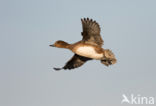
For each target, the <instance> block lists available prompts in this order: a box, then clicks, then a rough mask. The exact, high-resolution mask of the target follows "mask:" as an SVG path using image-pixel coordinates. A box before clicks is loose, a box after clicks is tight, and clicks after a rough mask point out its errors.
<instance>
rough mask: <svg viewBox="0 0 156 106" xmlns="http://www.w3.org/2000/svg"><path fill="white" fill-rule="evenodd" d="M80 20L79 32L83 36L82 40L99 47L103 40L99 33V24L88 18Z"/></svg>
mask: <svg viewBox="0 0 156 106" xmlns="http://www.w3.org/2000/svg"><path fill="white" fill-rule="evenodd" d="M81 22H82V28H83V32H82V33H81V34H82V36H83V39H82V41H84V42H87V43H91V44H94V45H98V46H100V47H101V46H102V45H103V40H102V38H101V35H100V26H99V24H98V23H97V22H96V21H93V20H92V19H89V18H87V19H86V18H84V19H81Z"/></svg>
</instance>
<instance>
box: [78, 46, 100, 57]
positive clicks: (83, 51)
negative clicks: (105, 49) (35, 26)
mask: <svg viewBox="0 0 156 106" xmlns="http://www.w3.org/2000/svg"><path fill="white" fill-rule="evenodd" d="M75 53H76V54H78V55H80V56H84V57H88V58H93V59H98V60H99V59H101V58H102V57H103V53H98V52H97V51H96V50H95V48H94V47H92V46H80V47H77V49H76V50H75Z"/></svg>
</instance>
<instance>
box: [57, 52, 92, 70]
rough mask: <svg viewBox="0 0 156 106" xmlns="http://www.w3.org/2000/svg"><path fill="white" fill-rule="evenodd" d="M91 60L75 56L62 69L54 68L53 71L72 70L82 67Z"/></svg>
mask: <svg viewBox="0 0 156 106" xmlns="http://www.w3.org/2000/svg"><path fill="white" fill-rule="evenodd" d="M88 60H91V58H87V57H83V56H79V55H77V54H75V55H74V56H73V57H72V58H71V59H70V60H69V61H68V62H67V63H66V64H65V66H64V67H62V68H54V69H55V70H61V69H69V70H70V69H74V68H78V67H80V66H82V65H83V64H84V63H85V62H86V61H88Z"/></svg>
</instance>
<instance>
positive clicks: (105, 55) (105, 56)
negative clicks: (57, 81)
mask: <svg viewBox="0 0 156 106" xmlns="http://www.w3.org/2000/svg"><path fill="white" fill-rule="evenodd" d="M81 22H82V29H83V32H81V35H82V37H83V38H82V40H81V41H78V42H76V43H73V44H69V43H67V42H65V41H61V40H58V41H56V42H55V43H54V44H52V45H49V46H51V47H57V48H64V49H69V50H71V51H72V52H73V53H74V56H73V57H72V58H71V59H70V60H69V61H68V62H67V63H66V64H65V66H63V67H62V68H54V69H55V70H61V69H69V70H70V69H74V68H78V67H80V66H82V65H83V64H84V63H85V62H87V61H89V60H93V59H95V60H100V61H101V63H102V64H104V65H106V66H109V65H112V64H115V63H116V61H117V60H116V58H115V56H114V54H113V52H112V51H111V50H109V49H103V48H102V45H103V40H102V38H101V35H100V26H99V24H98V23H97V22H96V21H93V20H92V19H89V18H84V19H81Z"/></svg>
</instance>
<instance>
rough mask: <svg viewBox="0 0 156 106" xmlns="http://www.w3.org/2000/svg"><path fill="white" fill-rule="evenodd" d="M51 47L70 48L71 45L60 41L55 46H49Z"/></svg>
mask: <svg viewBox="0 0 156 106" xmlns="http://www.w3.org/2000/svg"><path fill="white" fill-rule="evenodd" d="M49 46H51V47H58V48H68V46H69V44H68V43H66V42H64V41H61V40H58V41H56V42H55V43H54V44H52V45H49Z"/></svg>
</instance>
